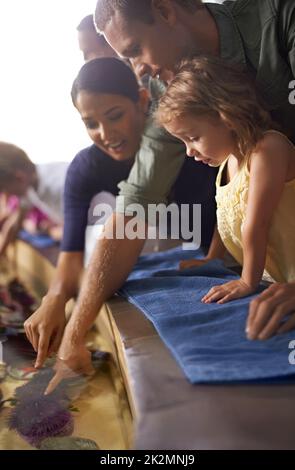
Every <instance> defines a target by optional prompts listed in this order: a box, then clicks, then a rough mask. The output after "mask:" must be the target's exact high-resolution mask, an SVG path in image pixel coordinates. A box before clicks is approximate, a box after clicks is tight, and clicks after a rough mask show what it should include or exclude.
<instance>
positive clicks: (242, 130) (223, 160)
mask: <svg viewBox="0 0 295 470" xmlns="http://www.w3.org/2000/svg"><path fill="white" fill-rule="evenodd" d="M157 119H158V121H159V122H160V124H162V125H164V127H165V128H166V129H167V130H168V132H170V133H171V134H173V135H174V136H176V137H177V138H179V139H180V140H182V141H183V142H184V143H185V145H186V148H187V155H188V156H189V157H194V159H195V160H196V161H197V162H202V163H203V164H206V165H210V166H218V167H219V173H218V176H217V180H216V190H217V194H216V200H217V230H216V231H215V236H214V239H213V241H212V244H211V247H210V250H209V252H208V255H207V256H206V258H205V259H204V260H203V261H202V262H206V261H208V260H211V259H213V258H216V257H222V255H223V254H224V253H225V249H227V250H228V251H229V253H230V254H231V255H232V256H233V257H234V258H235V259H236V261H238V263H239V264H240V265H241V266H242V274H241V277H240V279H239V280H235V281H231V282H227V283H225V284H223V285H220V286H215V287H213V288H212V289H210V291H209V292H208V293H207V295H205V297H204V298H203V299H202V301H203V302H205V303H210V302H218V303H225V302H227V301H229V300H232V299H237V298H240V297H244V296H247V295H250V294H252V293H253V292H255V291H256V289H257V287H258V285H259V283H260V281H261V279H262V277H263V275H264V274H265V275H266V277H267V278H268V279H271V280H273V281H276V282H288V281H294V280H295V218H294V201H295V148H294V145H293V144H292V143H291V142H290V141H289V140H288V138H287V137H286V136H285V135H283V134H282V133H280V132H278V131H276V130H273V127H274V126H273V124H272V122H271V120H270V117H269V114H268V113H267V112H266V111H265V110H264V109H263V107H262V105H261V104H260V102H259V99H258V97H257V94H256V91H255V88H254V86H253V85H252V83H251V82H250V80H249V79H248V77H247V76H246V75H245V74H244V73H243V72H242V71H241V70H239V69H237V68H235V67H233V66H232V65H229V64H227V63H225V62H223V61H222V60H220V59H217V58H213V57H212V58H210V57H207V58H198V59H194V60H193V61H191V62H189V61H186V62H184V63H183V64H182V65H181V66H180V69H179V71H178V73H177V75H176V76H175V78H174V79H173V81H172V82H171V83H170V85H169V87H168V89H167V91H166V93H165V95H164V96H163V97H162V99H161V101H160V105H159V109H158V111H157ZM199 264H200V261H198V260H195V261H193V262H190V263H189V264H185V263H183V264H182V267H190V266H192V265H199Z"/></svg>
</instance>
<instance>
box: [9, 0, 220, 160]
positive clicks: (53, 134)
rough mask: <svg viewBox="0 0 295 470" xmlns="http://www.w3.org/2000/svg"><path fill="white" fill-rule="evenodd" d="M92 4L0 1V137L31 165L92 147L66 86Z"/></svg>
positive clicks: (87, 0) (79, 60)
mask: <svg viewBox="0 0 295 470" xmlns="http://www.w3.org/2000/svg"><path fill="white" fill-rule="evenodd" d="M217 2H218V3H222V0H219V1H218V0H217ZM95 5H96V0H50V1H45V0H42V1H40V0H25V1H24V0H0V70H1V73H0V141H6V142H12V143H14V144H16V145H18V146H19V147H21V148H23V149H24V150H25V151H26V152H27V154H28V155H29V156H30V158H31V160H32V161H33V162H35V163H47V162H53V161H70V160H72V159H73V157H74V156H75V155H76V153H77V152H78V151H79V150H81V148H83V147H87V146H88V145H90V141H89V138H88V136H87V134H86V131H85V129H84V126H82V125H81V123H80V117H79V116H78V113H77V112H76V111H75V109H74V108H73V106H72V102H71V98H70V90H71V86H72V82H73V80H74V78H75V76H76V74H77V72H78V70H79V69H80V67H81V66H82V65H83V57H82V54H81V52H80V50H79V47H78V42H77V31H76V27H77V25H78V24H79V22H80V21H81V19H82V18H83V17H84V16H86V15H88V14H90V13H92V12H94V9H95Z"/></svg>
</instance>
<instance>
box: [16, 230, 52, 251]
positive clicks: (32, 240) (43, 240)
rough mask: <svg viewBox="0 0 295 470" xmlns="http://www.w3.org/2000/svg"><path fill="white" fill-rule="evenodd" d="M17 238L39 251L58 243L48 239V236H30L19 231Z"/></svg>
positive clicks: (23, 231)
mask: <svg viewBox="0 0 295 470" xmlns="http://www.w3.org/2000/svg"><path fill="white" fill-rule="evenodd" d="M18 238H20V239H21V240H23V241H25V242H27V243H29V244H30V245H32V246H34V247H35V248H40V249H41V248H50V247H51V246H55V245H57V244H58V242H56V241H55V240H53V239H52V238H51V237H49V235H31V234H30V233H29V232H27V231H26V230H21V231H20V232H19V234H18Z"/></svg>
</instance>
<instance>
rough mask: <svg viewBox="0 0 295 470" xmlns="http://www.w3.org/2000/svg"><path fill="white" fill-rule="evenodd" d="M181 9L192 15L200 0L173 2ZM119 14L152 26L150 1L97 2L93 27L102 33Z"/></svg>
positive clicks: (116, 0)
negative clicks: (116, 13) (114, 16)
mask: <svg viewBox="0 0 295 470" xmlns="http://www.w3.org/2000/svg"><path fill="white" fill-rule="evenodd" d="M173 1H174V2H175V3H178V4H179V5H180V6H181V7H182V8H184V9H186V10H188V11H189V12H191V13H193V12H194V11H196V10H197V9H198V8H200V5H201V4H202V2H201V0H173ZM115 12H119V13H120V14H121V15H122V16H123V17H124V18H126V19H127V18H128V19H131V20H139V21H142V22H143V23H146V24H152V23H153V21H154V19H153V15H152V0H98V1H97V4H96V10H95V15H94V22H95V26H96V28H97V30H98V31H100V32H103V31H104V30H105V27H106V25H107V24H108V22H109V21H110V19H111V18H112V16H113V15H114V14H115Z"/></svg>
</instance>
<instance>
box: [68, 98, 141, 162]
mask: <svg viewBox="0 0 295 470" xmlns="http://www.w3.org/2000/svg"><path fill="white" fill-rule="evenodd" d="M76 107H77V109H78V111H79V113H80V115H81V118H82V120H83V122H84V124H85V126H86V129H87V132H88V134H89V137H90V138H91V140H92V141H93V142H94V144H95V145H96V146H97V147H99V148H100V149H101V150H103V151H104V152H105V153H107V154H108V155H110V156H111V157H112V158H113V159H114V160H128V159H129V158H132V157H133V156H134V155H135V154H136V152H137V151H138V149H139V146H140V141H141V135H142V132H143V129H144V124H145V111H146V110H147V107H148V97H147V94H146V92H145V90H142V91H141V95H140V99H139V101H138V103H134V102H133V101H131V100H130V99H129V98H126V97H125V96H121V95H107V94H106V95H105V94H97V93H91V92H88V91H80V92H79V93H78V96H77V100H76Z"/></svg>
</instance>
